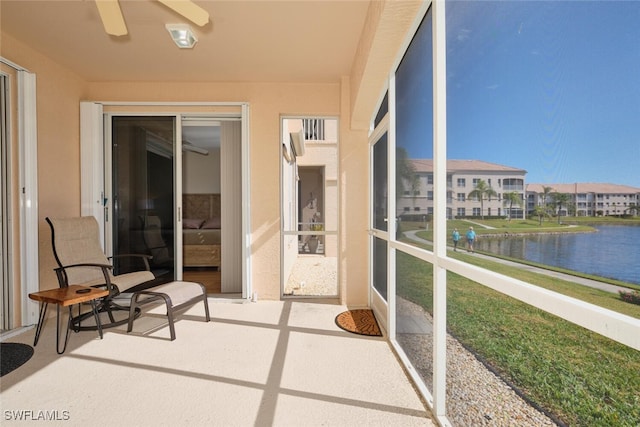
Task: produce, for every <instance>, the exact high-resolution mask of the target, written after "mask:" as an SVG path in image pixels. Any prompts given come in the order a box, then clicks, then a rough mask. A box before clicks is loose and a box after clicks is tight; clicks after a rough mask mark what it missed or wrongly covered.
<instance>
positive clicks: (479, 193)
mask: <svg viewBox="0 0 640 427" xmlns="http://www.w3.org/2000/svg"><path fill="white" fill-rule="evenodd" d="M497 195H498V193H496V192H495V190H494V189H493V188H491V186H489V185H487V183H486V182H485V181H483V180H482V179H480V180H478V183H477V184H476V187H475V188H474V189H473V190H472V191H471V192H470V193H469V195H468V196H467V197H469V198H476V199H478V200H480V216H481V217H482V219H484V200H485V196H486V197H487V199H488V200H491V197H492V196H493V197H496V196H497Z"/></svg>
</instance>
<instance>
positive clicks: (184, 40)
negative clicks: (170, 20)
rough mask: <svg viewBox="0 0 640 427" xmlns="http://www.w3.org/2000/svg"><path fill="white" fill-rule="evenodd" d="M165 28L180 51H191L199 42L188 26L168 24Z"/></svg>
mask: <svg viewBox="0 0 640 427" xmlns="http://www.w3.org/2000/svg"><path fill="white" fill-rule="evenodd" d="M165 28H166V29H167V31H169V34H171V38H172V39H173V41H174V43H175V44H176V46H178V47H179V48H180V49H191V48H192V47H193V46H194V45H195V44H196V43H197V42H198V38H197V37H196V35H195V34H194V33H193V30H192V29H191V27H190V26H189V25H188V24H167V25H165Z"/></svg>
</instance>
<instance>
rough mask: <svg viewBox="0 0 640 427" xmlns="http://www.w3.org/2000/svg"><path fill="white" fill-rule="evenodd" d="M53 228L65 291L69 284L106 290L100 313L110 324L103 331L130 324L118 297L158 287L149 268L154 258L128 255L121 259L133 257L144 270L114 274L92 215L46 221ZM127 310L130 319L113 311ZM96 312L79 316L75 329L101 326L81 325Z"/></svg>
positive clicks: (60, 274) (53, 244)
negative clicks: (136, 289)
mask: <svg viewBox="0 0 640 427" xmlns="http://www.w3.org/2000/svg"><path fill="white" fill-rule="evenodd" d="M46 220H47V223H49V226H50V227H51V244H52V247H53V255H54V257H55V259H56V262H57V264H58V268H55V269H54V271H55V272H56V276H57V278H58V284H59V286H60V287H61V288H64V287H68V286H69V285H84V286H91V287H97V288H103V289H106V290H108V291H109V295H107V296H106V297H104V298H102V299H101V301H100V302H99V305H98V311H99V312H101V313H107V314H108V316H109V320H110V322H102V323H103V324H102V328H109V327H113V326H118V325H123V324H125V323H127V322H128V317H129V316H128V314H129V307H128V306H126V307H125V306H123V305H119V304H117V303H116V302H115V301H114V298H115V297H117V296H118V295H120V294H121V293H122V292H125V291H127V290H128V289H130V288H132V287H134V286H138V285H140V284H143V283H148V284H149V286H153V285H154V279H155V276H154V275H153V273H152V272H151V271H150V269H149V259H150V258H152V257H151V256H150V255H144V254H141V255H138V254H126V255H118V256H116V257H117V258H124V257H132V258H135V259H138V260H139V261H140V264H141V266H143V269H142V270H140V271H134V272H131V273H125V274H118V275H114V274H113V266H112V264H111V262H110V261H109V258H107V256H106V255H105V254H104V252H103V250H102V246H101V244H100V232H99V227H98V221H96V219H95V218H94V217H92V216H84V217H75V218H58V219H56V218H46ZM116 310H122V311H126V313H127V316H125V317H124V318H123V319H120V320H117V321H116V319H115V317H114V314H113V311H116ZM88 316H92V313H85V315H80V314H79V315H78V317H76V318H74V319H73V322H74V323H76V324H74V328H75V330H94V329H96V328H97V326H84V327H83V326H81V322H82V320H83V319H84V318H86V317H88Z"/></svg>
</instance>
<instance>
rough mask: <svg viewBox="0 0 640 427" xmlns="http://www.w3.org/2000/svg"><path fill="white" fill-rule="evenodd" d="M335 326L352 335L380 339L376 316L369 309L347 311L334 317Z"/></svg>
mask: <svg viewBox="0 0 640 427" xmlns="http://www.w3.org/2000/svg"><path fill="white" fill-rule="evenodd" d="M336 325H338V326H339V327H341V328H342V329H344V330H345V331H347V332H353V333H354V334H360V335H369V336H372V337H381V336H382V332H380V328H379V327H378V322H377V321H376V316H374V314H373V311H371V310H369V309H361V310H348V311H345V312H343V313H340V314H338V315H337V316H336Z"/></svg>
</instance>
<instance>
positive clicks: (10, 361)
mask: <svg viewBox="0 0 640 427" xmlns="http://www.w3.org/2000/svg"><path fill="white" fill-rule="evenodd" d="M31 356H33V347H31V346H30V345H27V344H20V343H16V342H3V343H0V377H3V376H5V375H7V374H8V373H9V372H11V371H13V370H15V369H17V368H19V367H20V366H22V365H24V364H25V363H27V362H28V361H29V359H31Z"/></svg>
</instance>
